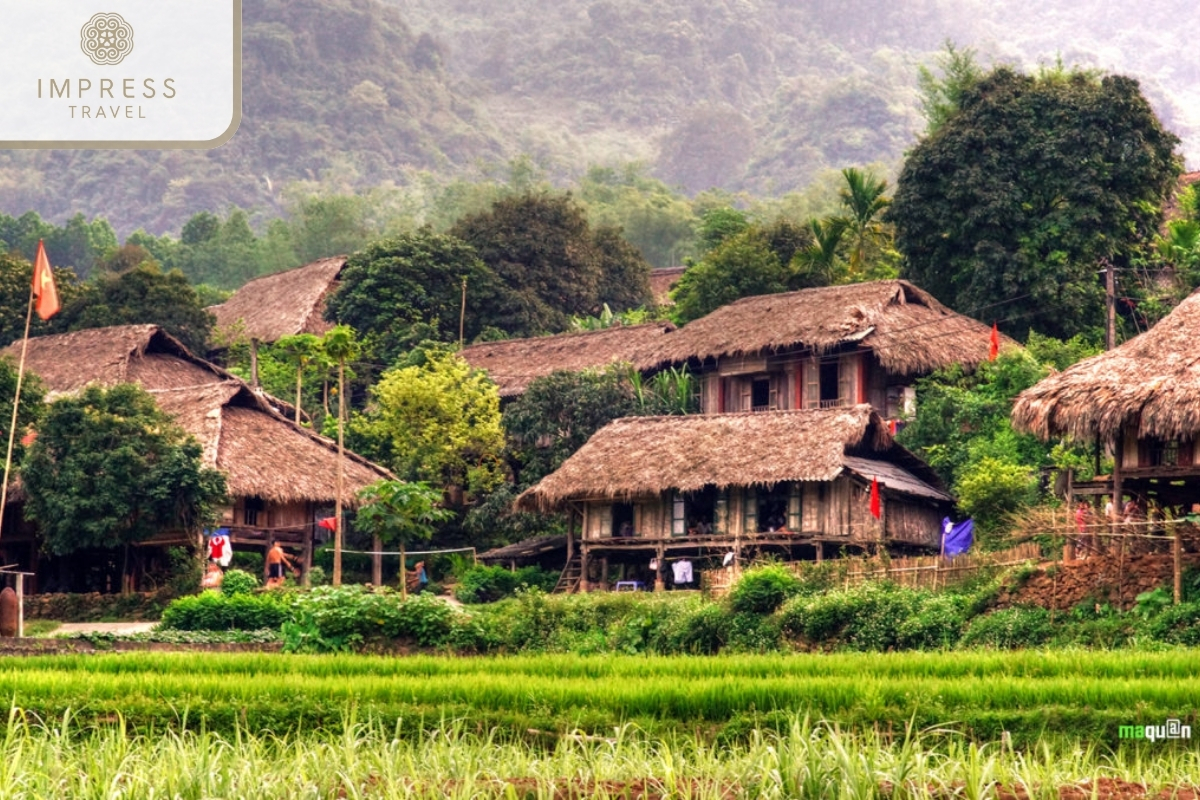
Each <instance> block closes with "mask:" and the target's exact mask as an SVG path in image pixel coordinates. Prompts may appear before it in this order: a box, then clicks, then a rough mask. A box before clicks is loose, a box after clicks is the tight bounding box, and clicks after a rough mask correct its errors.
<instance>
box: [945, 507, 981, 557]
mask: <svg viewBox="0 0 1200 800" xmlns="http://www.w3.org/2000/svg"><path fill="white" fill-rule="evenodd" d="M974 539H975V520H973V519H967V520H964V521H962V522H960V523H958V524H957V525H955V524H954V523H953V522H951V521H950V518H949V517H946V518H945V519H943V520H942V552H943V554H945V555H948V556H957V555H962V554H963V553H965V552H967V551H968V550H970V549H971V543H972V542H973V541H974Z"/></svg>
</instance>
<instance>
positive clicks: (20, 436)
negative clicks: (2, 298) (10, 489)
mask: <svg viewBox="0 0 1200 800" xmlns="http://www.w3.org/2000/svg"><path fill="white" fill-rule="evenodd" d="M34 319H37V317H36V315H35V316H34ZM16 396H17V359H16V358H13V359H8V358H3V359H0V448H5V450H0V459H2V458H3V457H4V456H3V455H2V453H4V452H5V451H6V449H7V447H8V426H9V423H11V422H12V413H13V409H12V406H13V399H14V398H15V397H16ZM45 396H46V392H45V389H44V388H43V386H42V381H41V379H40V378H38V376H37V375H34V374H33V373H32V372H30V371H29V370H26V371H25V378H24V379H23V380H22V382H21V407H20V408H19V409H18V410H17V435H16V437H15V438H14V439H13V462H12V463H13V468H14V469H18V468H19V465H20V463H21V459H22V458H23V457H24V455H25V445H26V444H27V443H28V442H29V441H30V440H29V439H27V438H26V437H27V435H28V433H29V432H30V431H36V429H37V425H38V423H39V422H40V421H41V419H42V415H43V414H44V413H45V404H44V403H43V398H44V397H45ZM3 470H4V467H3V462H2V461H0V473H2V472H3Z"/></svg>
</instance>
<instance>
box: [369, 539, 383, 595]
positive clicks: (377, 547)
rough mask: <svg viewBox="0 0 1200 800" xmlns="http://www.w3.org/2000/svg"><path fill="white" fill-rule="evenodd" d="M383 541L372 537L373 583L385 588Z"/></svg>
mask: <svg viewBox="0 0 1200 800" xmlns="http://www.w3.org/2000/svg"><path fill="white" fill-rule="evenodd" d="M382 550H383V540H382V539H380V538H379V537H378V536H372V537H371V583H373V584H375V585H376V586H383V553H382Z"/></svg>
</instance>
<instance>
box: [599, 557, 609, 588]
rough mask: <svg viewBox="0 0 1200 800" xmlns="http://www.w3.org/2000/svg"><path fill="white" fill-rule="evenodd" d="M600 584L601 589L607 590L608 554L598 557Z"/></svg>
mask: <svg viewBox="0 0 1200 800" xmlns="http://www.w3.org/2000/svg"><path fill="white" fill-rule="evenodd" d="M600 586H601V587H602V590H603V591H605V592H607V591H608V556H602V557H601V558H600Z"/></svg>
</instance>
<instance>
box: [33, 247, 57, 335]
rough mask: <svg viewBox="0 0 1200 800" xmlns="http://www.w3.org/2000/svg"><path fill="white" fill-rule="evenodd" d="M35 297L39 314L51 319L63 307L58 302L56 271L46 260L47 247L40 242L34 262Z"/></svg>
mask: <svg viewBox="0 0 1200 800" xmlns="http://www.w3.org/2000/svg"><path fill="white" fill-rule="evenodd" d="M33 296H34V297H36V298H37V314H38V316H39V317H41V318H42V319H44V320H45V319H50V318H51V317H53V316H54V315H55V314H57V313H58V311H59V309H61V308H62V305H61V304H60V303H59V302H58V287H57V286H55V285H54V270H52V269H50V259H48V258H46V246H45V245H44V244H42V240H41V239H39V240H38V249H37V258H36V259H34V262H33Z"/></svg>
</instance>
